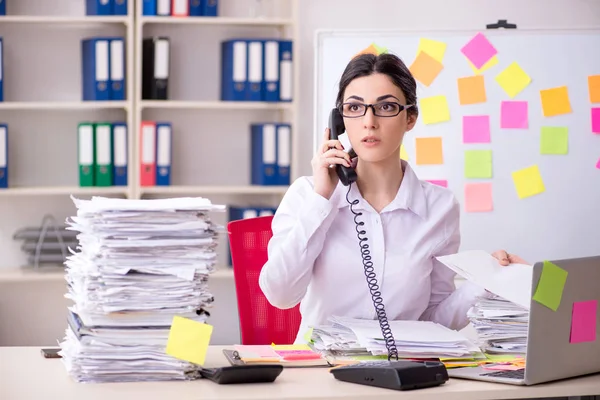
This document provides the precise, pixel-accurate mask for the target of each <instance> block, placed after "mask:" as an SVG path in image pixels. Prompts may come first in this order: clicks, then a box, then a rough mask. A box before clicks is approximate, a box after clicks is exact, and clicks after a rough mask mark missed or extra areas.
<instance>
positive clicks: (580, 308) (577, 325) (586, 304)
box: [569, 300, 598, 343]
mask: <svg viewBox="0 0 600 400" xmlns="http://www.w3.org/2000/svg"><path fill="white" fill-rule="evenodd" d="M597 313H598V300H587V301H576V302H574V303H573V310H572V312H571V335H570V339H569V341H570V342H571V343H586V342H595V341H596V325H597V317H596V315H597Z"/></svg>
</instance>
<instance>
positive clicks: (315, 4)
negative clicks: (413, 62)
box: [0, 0, 600, 345]
mask: <svg viewBox="0 0 600 400" xmlns="http://www.w3.org/2000/svg"><path fill="white" fill-rule="evenodd" d="M29 1H34V0H29ZM64 1H65V3H64V4H67V1H66V0H64ZM130 1H131V0H130ZM222 1H223V3H226V2H227V0H222ZM282 1H283V0H282ZM71 3H72V4H75V3H79V1H75V0H71ZM71 3H69V4H71ZM300 3H301V4H300V7H299V8H300V18H299V22H300V38H299V40H298V41H297V42H296V45H297V46H299V49H300V60H299V65H297V68H300V71H301V79H300V81H301V82H302V85H301V87H300V88H298V90H297V91H296V93H298V94H299V96H300V97H299V98H300V101H301V106H300V110H301V111H300V118H299V132H296V134H300V135H302V139H301V140H300V143H301V146H302V149H301V160H300V161H301V162H300V165H301V166H302V167H301V173H302V174H310V158H311V157H312V129H313V109H312V104H313V101H312V100H313V83H312V82H313V64H314V59H313V53H314V51H313V47H312V46H313V40H314V31H315V29H318V28H340V29H349V28H357V29H358V28H360V29H372V28H389V29H393V28H405V29H421V30H425V31H426V30H427V29H433V28H437V29H442V28H444V29H452V28H460V29H482V28H483V27H484V26H485V24H487V23H490V22H494V21H496V20H498V19H508V20H509V21H510V22H513V23H516V24H518V26H519V27H523V28H570V27H577V26H581V27H600V1H598V0H527V1H523V0H504V1H502V2H498V1H494V0H452V1H448V0H435V1H434V0H427V1H420V2H419V1H399V0H371V1H365V0H300ZM74 7H79V6H74ZM32 8H33V7H29V8H28V9H32ZM433 10H435V12H432V11H433ZM65 12H67V11H65ZM6 29H9V28H8V27H6V26H4V27H3V26H2V22H1V21H0V32H3V31H4V30H6ZM21 29H22V28H21ZM185 32H188V34H190V35H194V36H193V40H197V41H202V40H203V39H202V35H201V34H200V33H202V32H200V31H196V30H188V31H185V30H180V31H179V32H177V35H179V38H182V36H181V35H185V34H186V33H185ZM221 34H222V33H221ZM207 40H211V39H207ZM557 56H558V57H560V55H557ZM187 61H188V59H187V58H186V57H185V56H181V58H179V59H178V60H174V62H187ZM73 67H74V68H78V64H75V65H74V66H73ZM191 86H192V87H196V88H198V87H200V85H199V84H198V83H195V84H193V85H191ZM181 97H186V95H185V94H181ZM27 98H28V97H27ZM9 114H11V113H7V112H3V113H2V115H0V117H1V118H0V119H2V118H6V117H7V115H9ZM182 114H184V113H182ZM172 115H177V114H172ZM157 116H161V117H162V115H157ZM209 116H210V118H211V119H215V118H217V116H216V115H213V114H211V113H209ZM11 117H12V115H11ZM37 117H38V118H43V117H44V114H43V113H40V114H39V115H37ZM171 118H173V117H171ZM185 118H188V116H185ZM228 118H229V116H228ZM197 123H198V121H197V120H194V119H192V118H190V124H197ZM63 126H64V125H63ZM231 126H234V125H231ZM323 128H324V127H323ZM199 133H200V132H199ZM203 133H205V132H203ZM188 134H191V133H188ZM221 136H222V135H221ZM55 137H56V140H59V141H64V142H65V145H68V144H67V143H66V142H67V141H68V140H70V137H69V136H67V135H60V136H55ZM213 140H231V138H227V137H225V139H223V138H221V139H219V138H218V137H213ZM222 143H226V142H222ZM197 145H198V146H200V143H198V144H197ZM219 146H221V145H219ZM218 148H219V149H221V150H222V148H221V147H218ZM203 154H204V155H205V156H212V157H214V159H213V161H214V162H215V163H221V162H222V161H223V157H226V156H227V155H226V154H223V152H217V153H212V154H210V153H208V152H206V153H203ZM206 161H207V160H206ZM240 167H241V168H243V167H244V165H243V164H242V165H240ZM243 173H246V171H243ZM232 179H233V180H235V179H236V178H232ZM180 180H181V182H182V183H187V182H190V181H192V182H194V181H196V180H195V179H192V178H191V177H190V176H188V175H186V176H181V178H180ZM36 183H37V182H36ZM211 183H212V182H211ZM239 200H240V201H257V200H256V199H255V198H252V199H239ZM266 200H270V199H266ZM218 201H220V199H219V200H218ZM218 201H216V202H218ZM46 209H49V210H56V215H57V217H58V218H59V219H62V218H64V217H66V216H68V215H70V214H71V213H72V212H73V206H72V204H71V203H70V200H68V199H57V198H46V197H40V198H31V197H29V198H17V197H10V198H8V197H3V198H0V221H1V222H0V254H2V262H0V268H2V267H16V266H18V265H20V264H21V263H22V262H23V256H22V254H21V252H20V250H19V244H18V243H15V242H13V241H12V238H11V237H12V234H13V233H14V232H15V231H16V230H17V229H18V228H21V227H23V226H24V225H38V224H39V222H40V220H41V217H42V216H43V214H44V213H45V212H46ZM40 285H45V286H42V287H40ZM50 285H53V286H52V287H49V286H50ZM61 285H62V284H61V283H54V284H49V283H40V282H36V283H32V284H21V285H19V286H18V287H17V286H15V285H14V284H12V283H10V284H8V283H7V284H4V285H3V284H2V283H1V282H0V318H2V319H3V320H2V321H1V322H0V325H1V326H2V327H3V328H2V330H0V336H7V335H8V336H10V337H11V338H19V339H18V340H17V339H15V340H14V341H12V342H11V341H9V342H6V341H1V340H0V345H10V344H29V345H40V344H52V343H54V342H55V340H56V339H58V338H60V337H61V336H62V331H63V328H62V326H63V323H62V321H64V308H63V307H64V302H63V300H62V298H60V296H61V293H62V289H61V287H62V286H61ZM212 286H213V288H214V290H213V291H214V294H215V297H216V299H217V302H218V305H217V307H216V309H215V310H214V313H213V319H212V322H213V323H214V324H215V334H214V341H213V342H214V343H217V344H224V343H231V342H234V341H235V340H236V338H237V337H239V327H238V322H237V310H236V307H235V295H234V291H233V282H231V281H229V282H225V281H215V282H214V285H212ZM48 321H52V322H48ZM57 321H58V322H57ZM9 327H12V329H11V328H9ZM7 329H11V330H10V332H9V333H7ZM32 330H37V333H35V334H33V333H31V331H32ZM18 331H20V332H27V331H29V332H30V333H28V334H26V335H25V334H23V335H19V334H18V333H17V332H18Z"/></svg>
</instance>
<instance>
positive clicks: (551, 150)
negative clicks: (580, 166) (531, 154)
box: [540, 126, 569, 154]
mask: <svg viewBox="0 0 600 400" xmlns="http://www.w3.org/2000/svg"><path fill="white" fill-rule="evenodd" d="M568 152H569V128H567V127H566V126H542V131H541V134H540V154H567V153H568Z"/></svg>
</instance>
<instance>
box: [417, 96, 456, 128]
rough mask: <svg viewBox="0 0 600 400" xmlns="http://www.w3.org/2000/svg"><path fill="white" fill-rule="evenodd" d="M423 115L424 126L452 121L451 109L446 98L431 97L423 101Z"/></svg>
mask: <svg viewBox="0 0 600 400" xmlns="http://www.w3.org/2000/svg"><path fill="white" fill-rule="evenodd" d="M421 113H422V114H423V123H424V124H436V123H438V122H444V121H449V120H450V108H449V107H448V100H446V96H444V95H439V96H431V97H424V98H422V99H421Z"/></svg>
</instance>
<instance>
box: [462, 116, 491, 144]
mask: <svg viewBox="0 0 600 400" xmlns="http://www.w3.org/2000/svg"><path fill="white" fill-rule="evenodd" d="M489 142H490V116H489V115H465V116H463V143H489Z"/></svg>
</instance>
